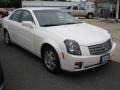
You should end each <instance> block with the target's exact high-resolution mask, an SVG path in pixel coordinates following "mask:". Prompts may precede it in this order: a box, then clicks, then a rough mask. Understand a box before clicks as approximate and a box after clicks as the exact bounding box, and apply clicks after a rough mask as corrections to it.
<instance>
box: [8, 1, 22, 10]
mask: <svg viewBox="0 0 120 90" xmlns="http://www.w3.org/2000/svg"><path fill="white" fill-rule="evenodd" d="M21 2H22V1H21V0H7V1H6V5H7V7H15V8H19V7H21Z"/></svg>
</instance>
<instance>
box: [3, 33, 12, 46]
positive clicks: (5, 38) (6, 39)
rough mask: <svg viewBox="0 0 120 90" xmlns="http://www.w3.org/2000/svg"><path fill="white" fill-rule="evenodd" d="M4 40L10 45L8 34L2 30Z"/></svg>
mask: <svg viewBox="0 0 120 90" xmlns="http://www.w3.org/2000/svg"><path fill="white" fill-rule="evenodd" d="M4 41H5V43H6V44H7V45H11V40H10V35H9V33H8V32H7V31H4Z"/></svg>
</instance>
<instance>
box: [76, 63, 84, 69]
mask: <svg viewBox="0 0 120 90" xmlns="http://www.w3.org/2000/svg"><path fill="white" fill-rule="evenodd" d="M82 64H83V62H75V69H81V68H82Z"/></svg>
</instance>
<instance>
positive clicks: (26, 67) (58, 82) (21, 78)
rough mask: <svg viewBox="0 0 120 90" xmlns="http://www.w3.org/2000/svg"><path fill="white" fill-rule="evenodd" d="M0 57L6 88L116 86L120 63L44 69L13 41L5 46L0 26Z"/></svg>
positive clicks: (104, 89) (105, 89) (112, 89)
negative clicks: (77, 69)
mask: <svg viewBox="0 0 120 90" xmlns="http://www.w3.org/2000/svg"><path fill="white" fill-rule="evenodd" d="M86 22H87V21H86ZM92 24H93V23H92ZM110 30H111V31H112V29H110ZM116 32H118V31H117V30H116ZM113 34H114V33H113ZM115 36H116V35H115ZM113 38H115V37H113ZM118 51H119V50H118ZM115 52H116V51H115ZM114 55H115V54H114ZM113 57H115V56H113ZM118 59H119V58H118ZM0 60H1V63H2V66H3V71H4V76H5V89H6V90H120V63H118V62H115V61H119V60H117V58H113V61H111V62H109V64H107V65H104V66H102V67H99V68H95V69H92V70H87V71H82V72H77V73H69V72H65V71H63V72H62V73H61V74H58V75H54V74H51V73H49V72H48V71H46V69H45V68H44V66H43V64H42V61H41V60H40V59H39V58H38V57H36V56H34V55H33V54H31V53H29V52H28V51H26V50H24V49H23V48H21V47H19V46H17V45H12V46H7V45H6V44H5V43H4V40H3V34H2V30H1V29H0Z"/></svg>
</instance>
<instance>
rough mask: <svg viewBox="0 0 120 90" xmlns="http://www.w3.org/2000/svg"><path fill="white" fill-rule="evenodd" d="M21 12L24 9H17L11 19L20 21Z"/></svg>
mask: <svg viewBox="0 0 120 90" xmlns="http://www.w3.org/2000/svg"><path fill="white" fill-rule="evenodd" d="M21 13H22V10H17V11H15V12H14V13H13V14H12V16H11V17H10V18H9V19H10V20H13V21H17V22H19V20H20V17H21Z"/></svg>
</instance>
